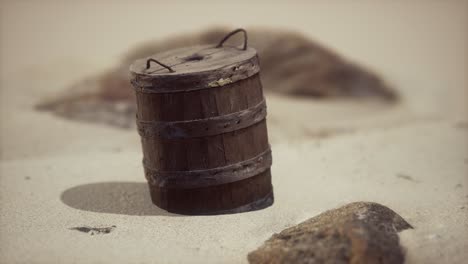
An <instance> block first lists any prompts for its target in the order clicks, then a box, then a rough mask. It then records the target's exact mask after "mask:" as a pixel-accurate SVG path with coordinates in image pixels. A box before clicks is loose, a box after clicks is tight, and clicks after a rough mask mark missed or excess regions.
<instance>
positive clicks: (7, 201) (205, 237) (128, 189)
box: [0, 0, 468, 263]
mask: <svg viewBox="0 0 468 264" xmlns="http://www.w3.org/2000/svg"><path fill="white" fill-rule="evenodd" d="M0 11H1V13H0V63H1V64H0V73H1V76H0V80H1V90H0V91H1V94H0V100H1V102H0V109H1V119H0V132H1V134H0V136H1V161H0V188H1V189H0V210H1V215H0V244H1V245H2V246H1V247H0V262H5V263H14V262H19V263H73V262H77V263H92V262H101V263H102V262H112V263H119V262H121V263H129V262H138V263H153V262H156V263H181V262H196V263H207V262H208V263H239V262H245V261H246V254H247V253H248V252H249V251H251V250H253V249H255V248H256V247H257V246H259V245H260V244H261V243H262V242H263V241H264V240H265V239H267V238H268V237H269V236H270V235H271V234H272V233H274V232H279V231H281V230H282V229H283V228H285V227H288V226H291V225H294V224H296V223H298V222H300V221H302V220H305V219H307V218H310V217H312V216H314V215H316V214H318V213H320V212H322V211H324V210H327V209H331V208H333V207H336V206H339V205H343V204H345V203H348V202H353V201H359V200H367V201H375V202H380V203H382V204H385V205H387V206H389V207H391V208H392V209H394V210H395V211H397V212H398V213H400V214H401V215H402V216H403V217H404V218H405V219H407V220H408V221H409V222H410V223H411V224H412V225H413V226H415V229H414V230H408V231H404V232H403V233H402V234H401V240H402V244H403V245H404V247H405V248H406V250H407V260H408V262H409V263H463V262H464V261H465V260H466V259H467V258H468V253H467V251H466V248H468V241H467V237H468V233H467V232H468V231H467V230H468V213H467V212H468V179H467V178H468V140H467V128H466V127H467V113H468V112H467V100H468V94H467V92H468V80H467V73H468V2H467V1H430V0H427V1H423V0H421V1H371V0H366V1H352V2H351V1H333V2H332V1H287V2H286V1H284V2H280V1H186V2H182V1H181V2H178V1H2V2H1V9H0ZM212 25H227V26H231V27H233V28H234V27H236V28H237V27H244V26H252V25H253V26H268V27H278V28H285V29H294V30H298V31H301V32H303V33H305V34H307V35H308V36H310V37H312V38H313V39H316V40H317V41H319V42H321V43H323V44H326V45H327V46H329V47H331V48H333V49H334V50H336V51H338V52H339V53H341V54H343V55H345V56H346V57H348V58H350V59H352V60H354V61H357V62H359V63H361V64H363V65H365V66H368V67H370V68H372V69H374V70H375V71H377V72H379V73H380V74H381V75H382V76H383V77H384V78H385V79H386V80H387V81H388V82H389V83H390V84H391V85H392V86H393V87H395V89H397V90H398V91H399V92H400V93H401V94H402V97H403V102H402V103H400V104H399V105H398V106H396V107H383V106H379V105H373V104H366V105H361V104H354V103H352V102H310V101H307V100H295V99H290V98H282V97H279V96H272V97H270V98H268V105H269V109H270V110H269V111H270V112H269V115H270V117H269V133H270V139H271V142H272V147H273V152H274V166H273V177H274V178H273V181H274V187H275V196H276V202H275V204H274V206H272V207H270V208H268V209H266V210H262V211H258V212H251V213H245V214H239V215H226V216H214V217H213V216H211V217H206V216H205V217H174V215H172V214H168V213H166V212H165V211H163V210H160V209H157V208H154V207H153V206H152V205H151V204H150V202H149V200H148V199H149V198H148V196H147V193H146V187H145V183H144V177H143V172H142V168H141V164H140V161H141V150H140V146H139V141H138V136H137V134H136V132H131V131H130V132H129V131H119V130H115V129H113V128H109V127H106V126H99V125H93V124H84V123H76V122H72V121H68V120H63V119H59V118H56V117H54V116H52V115H50V114H44V113H37V112H35V111H34V110H33V105H34V104H35V103H37V102H38V101H39V100H40V99H41V98H43V97H45V96H49V95H52V94H54V93H55V92H57V91H62V90H64V89H65V88H66V87H67V86H69V85H70V84H72V83H73V82H75V81H77V80H80V79H81V78H83V77H86V76H88V75H90V74H95V73H96V72H99V71H102V70H105V69H107V68H109V67H110V66H111V65H113V64H115V63H117V62H118V61H119V59H120V56H121V55H122V54H123V53H124V52H125V51H126V50H128V48H130V47H131V46H132V45H134V44H137V43H140V42H142V41H145V40H151V39H160V38H161V39H162V38H164V37H167V36H170V35H173V34H179V33H184V32H191V31H196V30H200V29H204V28H206V27H208V26H212ZM327 133H331V135H332V136H331V137H326V138H323V137H321V136H320V135H322V134H327ZM398 174H404V175H410V176H411V177H412V178H414V179H415V180H414V181H407V180H404V179H402V178H399V177H397V175H398ZM123 182H125V183H126V184H125V183H123ZM92 183H98V184H97V185H92V186H94V187H89V188H87V187H86V184H92ZM83 186H84V187H83ZM76 188H77V189H76ZM75 190H78V191H75ZM64 197H65V198H64ZM70 204H72V205H73V206H74V207H76V208H79V209H76V208H73V206H70ZM82 225H89V226H110V225H116V226H117V227H116V229H115V230H114V231H113V232H112V233H110V234H107V235H100V236H89V235H88V234H84V233H80V232H77V231H73V230H69V228H70V227H75V226H82Z"/></svg>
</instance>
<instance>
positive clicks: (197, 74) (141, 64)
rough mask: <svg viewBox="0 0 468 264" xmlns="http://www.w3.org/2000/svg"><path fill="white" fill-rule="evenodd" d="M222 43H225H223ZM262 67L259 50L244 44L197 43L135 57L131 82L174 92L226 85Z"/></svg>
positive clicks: (147, 89) (150, 89) (139, 86)
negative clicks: (138, 57)
mask: <svg viewBox="0 0 468 264" xmlns="http://www.w3.org/2000/svg"><path fill="white" fill-rule="evenodd" d="M221 44H222V43H221ZM259 71H260V66H259V61H258V57H257V51H256V50H255V49H253V48H250V47H246V46H244V49H243V48H240V47H232V46H220V45H218V46H216V47H215V46H214V45H205V46H195V47H187V48H180V49H174V50H170V51H166V52H163V53H158V54H155V55H152V56H149V57H147V58H144V59H139V60H136V61H135V62H134V63H133V64H132V65H131V66H130V72H131V74H132V83H133V85H134V87H135V89H137V90H138V91H140V92H147V93H171V92H183V91H191V90H200V89H206V88H214V87H220V86H224V85H227V84H230V83H234V82H237V81H239V80H243V79H246V78H249V77H250V76H253V75H255V74H257V73H258V72H259Z"/></svg>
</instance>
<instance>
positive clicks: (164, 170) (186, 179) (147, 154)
mask: <svg viewBox="0 0 468 264" xmlns="http://www.w3.org/2000/svg"><path fill="white" fill-rule="evenodd" d="M202 49H205V51H206V53H205V52H200V48H199V47H197V48H195V49H193V48H189V49H181V50H179V51H178V52H174V51H170V52H169V53H166V54H164V55H162V56H161V55H159V54H158V55H155V57H157V58H158V60H161V58H163V59H164V62H163V63H164V64H166V65H169V66H171V67H174V70H175V73H169V72H168V71H167V69H164V68H162V67H160V66H158V65H154V66H152V67H154V69H152V68H150V72H148V71H147V70H146V65H144V64H146V59H143V60H139V61H137V62H136V64H135V65H133V66H132V67H131V69H132V75H133V78H134V79H133V80H134V82H133V83H134V84H135V91H136V101H137V119H138V120H139V122H145V123H146V124H161V123H163V124H171V123H172V124H180V123H194V122H195V123H203V124H204V125H205V126H204V128H205V129H206V130H207V131H206V134H203V133H202V132H203V131H198V130H199V129H198V130H197V131H190V130H189V129H186V130H184V136H178V135H176V136H169V137H168V136H167V135H166V136H164V135H161V134H157V133H154V134H153V135H151V131H154V132H156V130H148V131H146V133H145V134H141V135H142V137H141V142H142V148H143V155H144V166H145V175H146V178H147V179H148V183H149V186H150V192H151V197H152V201H153V203H155V204H156V205H158V206H159V207H161V208H164V209H166V210H168V211H170V212H175V213H182V214H218V213H234V212H242V211H250V210H256V209H260V208H265V207H267V206H269V205H271V204H272V203H273V191H272V184H271V173H270V169H269V167H270V166H271V156H269V155H270V152H269V148H270V146H269V144H268V135H267V127H266V120H265V118H264V117H265V115H263V116H260V117H261V118H257V119H256V120H255V122H251V123H249V124H248V126H239V127H236V129H225V130H223V128H224V127H221V129H220V128H219V124H217V123H216V120H219V119H223V118H224V119H227V118H230V117H232V116H233V115H234V116H235V115H236V114H239V113H245V112H249V109H256V108H258V105H261V104H263V103H264V96H263V91H262V84H261V81H260V77H259V74H258V71H259V65H258V59H257V55H256V52H255V50H253V49H248V50H247V51H242V50H240V49H237V48H232V47H229V48H220V49H216V50H221V52H220V51H216V52H217V54H218V55H216V56H212V57H209V56H205V55H206V54H213V48H206V47H205V48H202ZM208 50H210V51H208ZM191 52H193V53H194V54H195V55H193V57H196V56H200V57H202V59H200V60H196V61H190V63H189V65H190V67H193V68H194V69H196V70H194V69H188V68H189V66H184V65H182V64H180V63H179V62H180V58H186V57H190V56H191V55H190V54H189V53H191ZM179 53H180V54H179ZM167 54H169V55H167ZM200 54H203V55H200ZM239 54H240V55H239ZM151 57H153V56H151ZM172 57H174V58H172ZM175 57H177V58H175ZM200 57H197V58H200ZM205 60H206V62H205ZM245 62H248V64H245ZM243 65H246V68H245V69H244V70H243V71H237V73H236V71H235V70H234V69H241V67H240V66H243ZM181 67H182V68H181ZM185 67H187V68H185ZM156 68H158V69H156ZM245 72H248V73H249V74H252V73H253V74H252V75H249V74H247V75H245ZM226 74H227V75H226ZM233 75H237V76H239V78H237V77H233ZM220 78H231V79H232V82H230V83H226V84H224V85H220V86H210V85H209V83H210V82H212V80H217V79H220ZM190 85H192V86H190ZM142 86H144V87H145V88H144V89H141V87H142ZM181 87H182V88H181ZM193 87H195V88H196V89H193ZM148 91H149V92H148ZM263 111H266V110H265V109H264V108H263ZM251 116H252V118H254V117H255V115H251ZM241 117H242V115H241V114H239V118H238V119H237V121H246V120H244V119H242V118H241ZM257 117H258V116H257ZM210 120H211V123H213V125H211V124H210ZM234 124H235V123H234ZM235 125H239V124H235ZM210 129H211V130H214V131H215V132H214V133H210V131H209V130H210ZM191 133H192V134H191ZM265 153H267V154H268V155H267V156H264V155H265ZM259 157H260V158H259ZM228 169H229V170H228ZM218 171H220V172H218ZM213 172H215V173H216V174H217V175H218V177H216V175H215V174H214V173H213ZM210 173H211V174H210ZM190 175H193V178H190ZM206 175H208V176H209V177H207V176H206Z"/></svg>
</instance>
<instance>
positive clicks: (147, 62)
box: [146, 58, 175, 72]
mask: <svg viewBox="0 0 468 264" xmlns="http://www.w3.org/2000/svg"><path fill="white" fill-rule="evenodd" d="M151 62H156V63H157V64H159V65H161V66H163V67H164V68H166V69H168V70H169V72H175V71H174V70H173V69H172V68H171V67H169V66H167V65H166V64H164V63H161V62H159V61H157V60H155V59H152V58H151V59H148V60H147V61H146V69H147V70H148V69H149V68H150V67H151Z"/></svg>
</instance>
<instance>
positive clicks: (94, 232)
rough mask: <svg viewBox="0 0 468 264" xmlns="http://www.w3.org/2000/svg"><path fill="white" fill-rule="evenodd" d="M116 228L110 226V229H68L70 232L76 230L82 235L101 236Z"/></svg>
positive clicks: (80, 227) (79, 227)
mask: <svg viewBox="0 0 468 264" xmlns="http://www.w3.org/2000/svg"><path fill="white" fill-rule="evenodd" d="M115 227H116V226H115V225H113V226H110V227H89V226H78V227H72V228H70V229H71V230H77V231H80V232H83V233H88V234H90V235H92V236H93V235H101V234H109V233H110V232H112V230H114V228H115Z"/></svg>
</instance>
